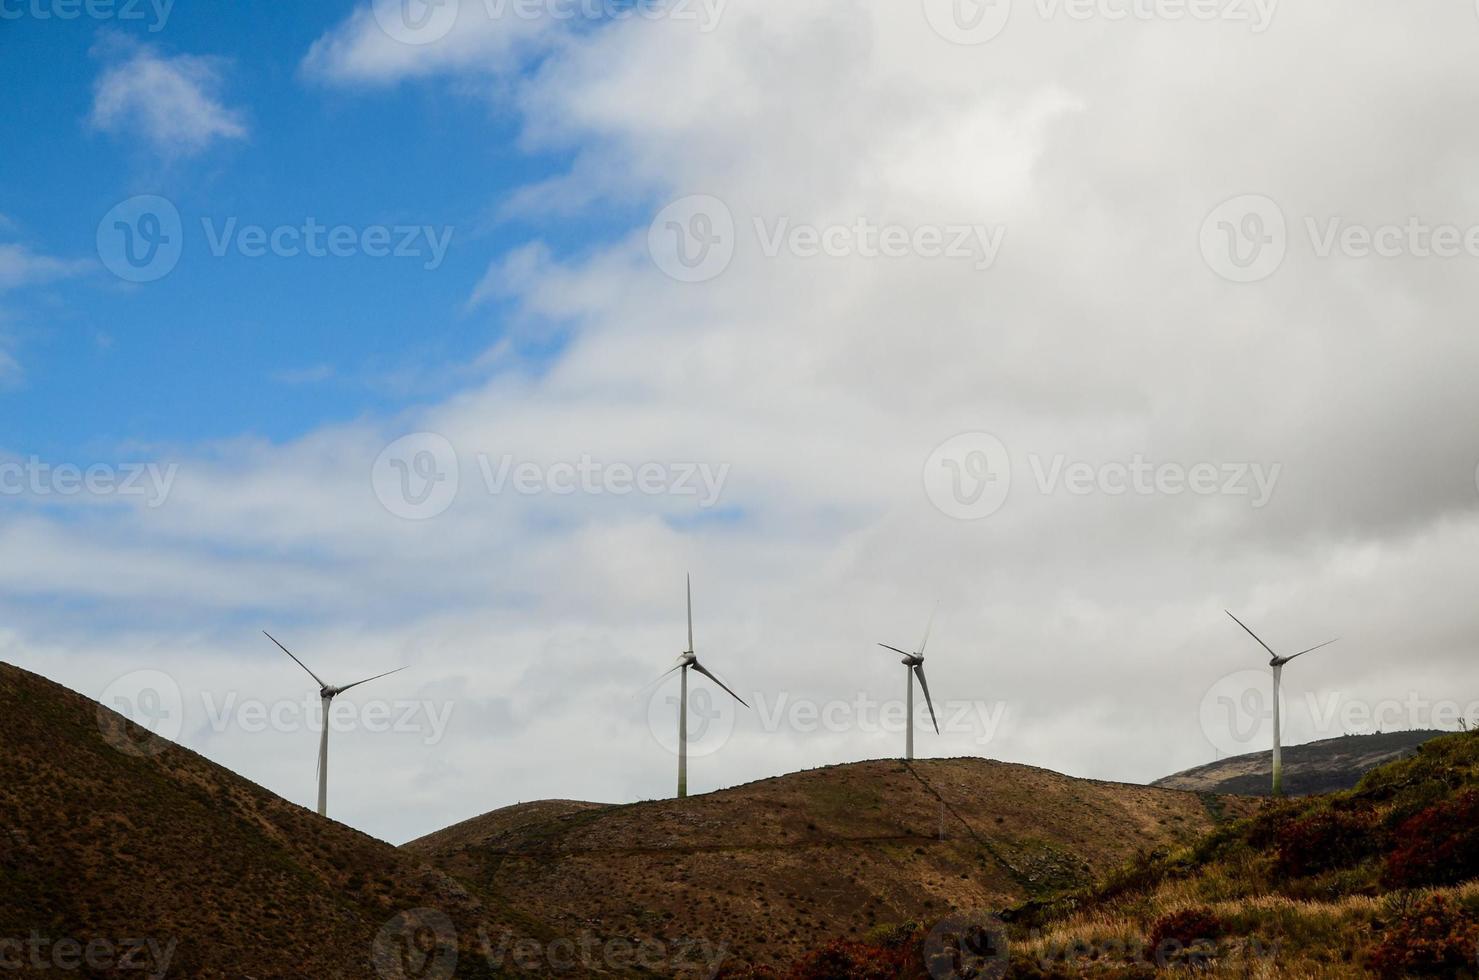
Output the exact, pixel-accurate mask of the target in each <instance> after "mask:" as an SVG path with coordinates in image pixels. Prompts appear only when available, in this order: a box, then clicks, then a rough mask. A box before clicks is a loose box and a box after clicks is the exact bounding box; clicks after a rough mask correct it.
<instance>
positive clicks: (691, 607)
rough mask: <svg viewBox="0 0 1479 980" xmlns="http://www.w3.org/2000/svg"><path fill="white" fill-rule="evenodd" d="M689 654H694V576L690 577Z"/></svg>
mask: <svg viewBox="0 0 1479 980" xmlns="http://www.w3.org/2000/svg"><path fill="white" fill-rule="evenodd" d="M688 652H689V653H692V652H693V575H692V574H691V573H690V574H689V575H688Z"/></svg>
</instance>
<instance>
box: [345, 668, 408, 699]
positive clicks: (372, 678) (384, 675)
mask: <svg viewBox="0 0 1479 980" xmlns="http://www.w3.org/2000/svg"><path fill="white" fill-rule="evenodd" d="M405 669H406V668H404V667H397V668H396V669H395V670H387V671H386V672H385V673H383V674H376V675H375V676H374V677H366V678H365V679H364V680H362V681H355V682H354V683H353V684H345V685H344V686H343V687H341V688H339V693H340V694H343V693H344V692H345V691H347V690H349V689H350V688H351V687H359V686H360V685H361V684H368V683H370V681H378V680H379V679H380V678H382V677H389V676H390V675H391V674H399V673H400V672H401V671H403V670H405Z"/></svg>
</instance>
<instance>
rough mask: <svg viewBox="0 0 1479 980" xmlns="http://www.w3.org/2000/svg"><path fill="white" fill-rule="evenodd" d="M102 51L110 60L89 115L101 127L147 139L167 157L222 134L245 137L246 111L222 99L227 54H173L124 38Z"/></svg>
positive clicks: (189, 150)
mask: <svg viewBox="0 0 1479 980" xmlns="http://www.w3.org/2000/svg"><path fill="white" fill-rule="evenodd" d="M101 52H102V54H103V56H104V57H105V58H106V59H108V61H107V64H106V66H105V67H104V69H103V72H102V74H101V75H99V76H98V80H97V82H96V83H95V84H94V86H93V103H92V111H91V113H90V115H89V117H88V121H89V122H90V123H91V125H92V126H93V127H95V128H96V129H99V130H101V131H103V132H107V133H112V134H113V135H115V136H120V137H124V138H127V139H135V140H140V141H143V142H145V143H147V144H148V145H149V146H150V147H151V148H152V149H153V150H154V151H155V152H156V153H158V154H160V155H161V156H164V157H179V156H192V155H194V154H196V153H199V152H201V151H202V150H204V149H206V148H207V147H208V146H210V145H211V144H212V143H215V142H217V141H219V140H239V139H245V138H246V136H247V125H246V121H245V119H244V117H243V115H242V113H241V112H240V111H239V110H236V109H232V108H229V107H228V106H227V105H226V104H225V103H224V102H223V101H222V99H221V94H220V90H221V88H222V71H223V69H224V67H225V65H226V62H225V61H224V60H223V59H220V58H212V57H202V56H198V55H183V54H182V55H175V56H172V57H171V56H167V55H164V54H161V53H160V52H159V51H157V50H156V49H154V48H151V47H146V46H142V45H134V44H131V43H125V42H121V41H118V42H114V43H110V44H106V45H104V46H103V47H102V49H101Z"/></svg>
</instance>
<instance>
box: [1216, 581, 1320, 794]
mask: <svg viewBox="0 0 1479 980" xmlns="http://www.w3.org/2000/svg"><path fill="white" fill-rule="evenodd" d="M1223 612H1225V613H1227V614H1228V615H1229V616H1232V621H1233V622H1235V623H1237V624H1238V625H1239V626H1241V627H1243V629H1244V630H1246V631H1247V633H1248V635H1249V636H1251V637H1253V639H1255V640H1258V645H1259V646H1261V647H1263V648H1264V649H1265V650H1267V651H1268V654H1269V656H1270V657H1272V658H1273V659H1272V660H1270V661H1269V662H1268V665H1269V666H1270V667H1272V668H1273V669H1274V765H1273V768H1274V790H1273V793H1274V795H1275V796H1283V795H1284V746H1283V744H1282V743H1281V741H1280V737H1279V685H1280V683H1281V682H1282V681H1283V679H1284V665H1285V664H1287V663H1288V662H1289V661H1291V660H1293V659H1294V658H1295V657H1302V656H1304V655H1305V654H1307V653H1311V652H1313V651H1315V650H1318V649H1320V648H1321V647H1328V646H1329V645H1330V644H1332V643H1334V642H1335V640H1338V639H1340V637H1338V636H1337V637H1336V638H1335V640H1326V641H1325V642H1324V643H1317V644H1315V645H1314V646H1312V647H1310V648H1309V649H1308V650H1301V651H1299V652H1298V653H1292V654H1290V655H1289V656H1287V657H1281V656H1279V655H1278V654H1277V653H1274V648H1273V647H1271V646H1269V645H1268V644H1267V643H1264V642H1263V640H1262V639H1259V636H1258V634H1257V633H1255V632H1253V631H1252V630H1250V629H1248V626H1247V624H1246V623H1244V622H1243V621H1242V620H1241V619H1239V618H1238V617H1236V616H1233V614H1232V613H1231V612H1229V611H1228V610H1226V609H1224V610H1223Z"/></svg>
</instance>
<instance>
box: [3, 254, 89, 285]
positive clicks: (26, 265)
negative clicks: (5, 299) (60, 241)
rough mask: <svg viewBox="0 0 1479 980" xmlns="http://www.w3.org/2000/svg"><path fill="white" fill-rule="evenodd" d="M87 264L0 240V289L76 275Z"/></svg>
mask: <svg viewBox="0 0 1479 980" xmlns="http://www.w3.org/2000/svg"><path fill="white" fill-rule="evenodd" d="M90 267H91V264H90V263H88V262H84V261H81V260H77V259H58V258H54V257H52V256H50V255H42V254H40V253H38V252H36V251H34V250H32V249H30V248H28V247H27V246H25V245H19V244H15V243H13V242H12V243H3V242H0V292H3V291H5V290H8V289H19V288H21V287H23V286H34V285H40V284H43V283H48V282H54V281H56V280H58V279H66V278H69V277H71V276H76V275H80V274H82V273H83V272H85V271H87V270H88V269H89V268H90Z"/></svg>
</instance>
